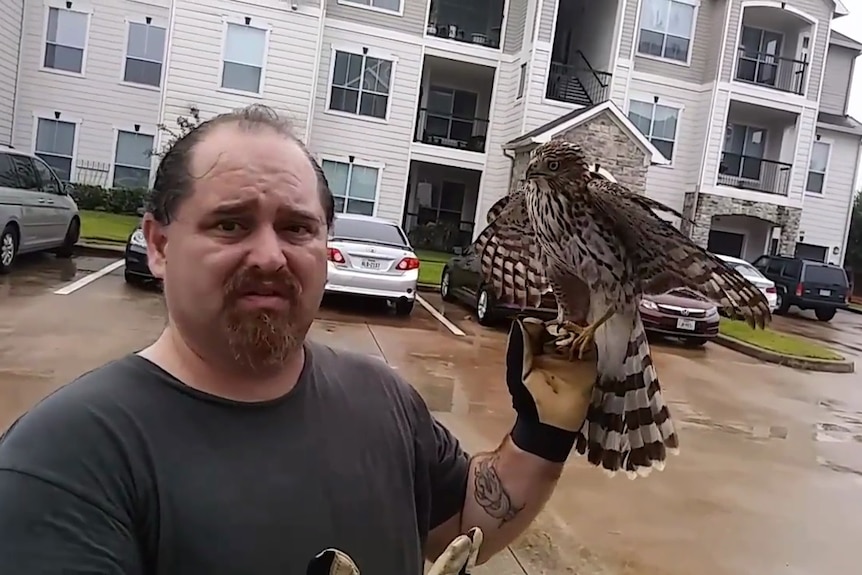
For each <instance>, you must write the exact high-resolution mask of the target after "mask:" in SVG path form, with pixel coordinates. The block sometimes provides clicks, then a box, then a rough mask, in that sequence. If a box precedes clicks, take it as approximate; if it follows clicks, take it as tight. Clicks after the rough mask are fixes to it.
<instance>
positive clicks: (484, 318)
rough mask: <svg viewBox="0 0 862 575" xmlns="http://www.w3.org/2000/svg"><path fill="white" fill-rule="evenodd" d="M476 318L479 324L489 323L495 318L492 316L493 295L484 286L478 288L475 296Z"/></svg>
mask: <svg viewBox="0 0 862 575" xmlns="http://www.w3.org/2000/svg"><path fill="white" fill-rule="evenodd" d="M476 318H477V319H478V320H479V324H480V325H486V326H488V325H491V324H493V323H494V320H495V319H496V318H495V317H494V296H493V295H492V294H491V292H489V291H488V290H487V289H485V288H484V287H482V288H479V294H478V295H477V296H476Z"/></svg>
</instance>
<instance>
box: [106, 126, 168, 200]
mask: <svg viewBox="0 0 862 575" xmlns="http://www.w3.org/2000/svg"><path fill="white" fill-rule="evenodd" d="M138 126H139V127H140V129H139V130H138V131H137V132H136V131H135V126H134V125H132V124H122V125H116V124H115V125H114V126H113V128H112V133H113V136H114V140H113V142H112V143H111V169H110V170H109V171H108V181H107V183H106V184H105V187H106V188H113V187H114V169H115V168H116V167H117V144H118V143H119V140H120V132H125V133H127V134H138V135H141V136H150V137H151V138H152V139H153V150H155V149H156V139H157V135H156V131H157V130H156V131H150V130H145V129H144V127H143V125H142V124H138ZM155 160H156V156H150V167H149V174H148V175H147V187H149V186H151V185H152V182H153V177H154V176H155V172H156V170H155ZM122 167H124V168H137V169H139V170H143V169H144V168H143V167H141V166H129V165H127V164H122Z"/></svg>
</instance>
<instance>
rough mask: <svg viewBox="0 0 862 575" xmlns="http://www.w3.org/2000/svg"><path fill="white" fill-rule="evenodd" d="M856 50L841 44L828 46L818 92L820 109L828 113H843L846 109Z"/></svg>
mask: <svg viewBox="0 0 862 575" xmlns="http://www.w3.org/2000/svg"><path fill="white" fill-rule="evenodd" d="M856 56H857V54H856V52H854V51H853V50H850V49H849V48H844V47H842V46H835V45H830V46H829V53H828V54H827V56H826V70H824V72H823V89H822V91H821V92H820V110H821V111H823V112H827V113H829V114H839V115H842V116H843V115H844V113H845V111H846V109H847V95H848V87H849V86H850V73H851V71H852V70H853V61H854V60H855V59H856Z"/></svg>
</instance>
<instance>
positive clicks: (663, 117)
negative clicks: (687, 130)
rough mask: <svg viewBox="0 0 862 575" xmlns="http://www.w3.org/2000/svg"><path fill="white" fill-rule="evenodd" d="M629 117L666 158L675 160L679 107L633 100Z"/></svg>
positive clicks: (630, 103) (630, 104)
mask: <svg viewBox="0 0 862 575" xmlns="http://www.w3.org/2000/svg"><path fill="white" fill-rule="evenodd" d="M629 119H630V120H631V121H632V122H633V123H634V125H635V126H637V128H638V130H640V131H641V132H643V134H644V135H645V136H646V137H647V138H649V141H650V142H652V144H653V146H655V147H656V148H658V150H659V151H660V152H661V153H662V154H663V155H664V157H665V158H667V159H668V160H671V161H673V150H674V145H675V143H676V128H677V123H678V122H679V110H678V109H677V108H671V107H670V106H662V105H661V104H653V103H652V102H641V101H638V100H632V101H631V102H629Z"/></svg>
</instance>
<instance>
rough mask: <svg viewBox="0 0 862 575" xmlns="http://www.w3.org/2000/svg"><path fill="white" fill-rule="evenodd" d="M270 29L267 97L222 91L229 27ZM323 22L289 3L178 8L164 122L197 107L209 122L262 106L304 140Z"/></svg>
mask: <svg viewBox="0 0 862 575" xmlns="http://www.w3.org/2000/svg"><path fill="white" fill-rule="evenodd" d="M246 17H249V18H251V20H250V22H249V24H250V25H251V26H255V27H260V28H264V29H269V30H270V33H269V46H268V52H267V56H266V62H265V66H266V69H265V71H264V76H263V80H262V82H263V87H264V89H263V94H262V96H255V95H241V94H237V93H228V92H225V91H223V90H221V89H220V88H219V78H220V71H221V66H222V61H221V55H222V39H223V36H224V28H225V22H226V21H228V22H236V23H240V24H242V23H244V22H245V18H246ZM318 25H319V18H318V17H317V16H314V15H309V14H308V13H304V12H301V11H296V12H294V11H292V10H290V8H289V6H288V5H287V4H286V3H282V2H279V3H277V4H276V6H275V7H267V6H264V5H258V6H255V5H253V4H251V3H248V4H247V3H242V4H240V3H238V2H232V1H230V0H184V1H183V2H178V3H177V8H176V14H175V17H174V27H173V38H172V51H171V55H170V61H169V67H168V73H167V78H166V82H165V85H166V94H165V108H164V117H163V121H164V123H165V124H167V125H168V126H174V125H175V123H176V118H177V116H180V115H186V116H187V115H188V113H189V107H190V106H192V105H195V106H197V107H198V108H199V109H200V111H201V117H202V118H204V119H206V118H209V117H211V116H214V115H216V114H219V113H222V112H226V111H229V110H231V109H234V108H237V107H241V106H247V105H249V104H254V103H261V104H266V105H268V106H271V107H272V108H274V109H275V110H277V111H278V112H279V113H280V114H282V115H283V116H284V117H286V118H288V119H290V120H291V122H292V123H293V125H294V127H295V129H296V132H297V134H298V135H299V136H300V137H305V131H306V122H307V118H308V106H309V99H310V98H311V94H312V93H313V83H314V80H313V79H314V70H315V61H314V60H315V54H316V53H317V37H318V34H317V32H318Z"/></svg>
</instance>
